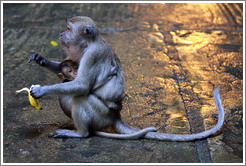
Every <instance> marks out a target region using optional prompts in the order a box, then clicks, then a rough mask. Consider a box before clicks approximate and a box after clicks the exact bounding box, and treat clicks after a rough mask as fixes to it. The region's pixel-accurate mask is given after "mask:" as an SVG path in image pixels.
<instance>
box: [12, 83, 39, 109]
mask: <svg viewBox="0 0 246 166" xmlns="http://www.w3.org/2000/svg"><path fill="white" fill-rule="evenodd" d="M34 86H40V85H32V86H31V88H30V89H32V87H34ZM30 89H28V88H22V89H21V90H17V91H16V93H20V92H22V91H24V90H25V91H27V92H28V98H29V102H30V104H31V105H32V106H33V107H34V108H36V109H38V110H41V109H42V107H41V106H40V104H39V102H38V100H37V99H34V98H33V97H32V95H31V93H30Z"/></svg>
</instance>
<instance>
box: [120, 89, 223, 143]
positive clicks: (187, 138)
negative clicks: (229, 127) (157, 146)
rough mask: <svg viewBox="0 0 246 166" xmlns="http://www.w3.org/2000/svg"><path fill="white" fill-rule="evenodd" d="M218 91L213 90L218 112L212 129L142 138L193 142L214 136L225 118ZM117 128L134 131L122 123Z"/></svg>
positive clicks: (148, 134)
mask: <svg viewBox="0 0 246 166" xmlns="http://www.w3.org/2000/svg"><path fill="white" fill-rule="evenodd" d="M219 90H220V86H219V87H217V88H215V89H214V91H213V95H214V100H215V103H216V107H217V110H218V122H217V124H216V125H215V126H214V127H213V128H212V129H210V130H207V131H204V132H201V133H197V134H190V135H189V134H187V135H182V134H165V133H156V132H149V133H147V134H146V135H145V136H144V138H147V139H155V140H168V141H193V140H198V139H202V138H206V137H209V136H211V135H214V134H216V133H217V132H218V131H219V130H220V129H221V127H222V126H223V124H224V118H225V112H224V108H223V106H222V101H221V98H220V93H219ZM117 126H118V127H117V128H118V129H120V130H121V131H123V130H124V132H125V131H129V130H132V132H134V131H135V129H134V128H131V127H130V126H128V125H125V126H123V124H122V123H118V125H117Z"/></svg>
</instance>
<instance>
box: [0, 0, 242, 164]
mask: <svg viewBox="0 0 246 166" xmlns="http://www.w3.org/2000/svg"><path fill="white" fill-rule="evenodd" d="M76 15H85V16H89V17H91V18H93V19H94V20H95V21H96V22H97V24H98V26H99V28H100V29H101V35H102V36H103V37H104V38H105V39H106V40H107V41H108V42H109V43H110V44H111V45H112V47H113V48H114V49H115V51H116V52H117V55H118V57H119V58H120V60H121V63H122V66H123V68H124V71H125V75H126V76H125V78H126V85H127V88H126V94H127V97H126V99H125V101H124V107H123V110H122V117H123V119H124V120H125V121H126V122H127V123H128V124H130V125H132V126H134V127H139V128H144V127H148V126H155V127H157V128H158V132H166V133H176V134H190V133H197V132H200V131H203V130H208V129H210V128H211V127H213V126H214V125H215V124H216V122H217V111H216V107H215V103H214V100H213V96H212V91H213V88H214V87H216V86H218V85H221V97H222V100H223V105H224V107H225V112H226V117H225V123H224V126H223V129H222V130H221V132H219V133H218V134H217V135H216V136H213V137H210V138H208V139H203V140H200V141H194V142H168V141H154V140H146V139H141V140H129V141H128V140H112V139H106V138H100V137H90V138H87V139H52V138H50V137H49V133H50V132H53V131H54V130H56V129H58V128H62V127H64V124H68V123H70V122H71V120H70V119H69V118H67V117H66V116H65V114H63V112H62V111H61V109H60V108H59V104H58V101H57V97H56V96H45V97H43V98H41V99H40V104H41V105H42V107H43V110H41V111H38V110H35V109H34V108H32V107H31V106H30V104H29V102H28V99H27V95H26V94H25V93H21V94H16V93H15V91H16V90H18V89H21V88H23V87H30V86H31V85H32V84H40V85H50V84H55V83H58V82H59V79H58V77H56V76H55V75H53V74H52V73H49V72H47V71H46V70H45V69H43V68H40V67H38V66H37V65H35V64H29V63H27V60H28V58H29V56H30V55H31V54H32V53H33V52H38V53H40V54H41V55H43V56H44V57H46V58H47V59H50V60H58V61H61V60H62V59H64V58H65V55H64V52H63V50H62V48H61V46H60V44H59V45H58V46H57V47H54V46H52V45H51V44H50V41H53V40H54V41H57V42H59V41H58V37H59V33H60V32H61V31H62V30H64V29H65V28H66V24H65V19H66V18H71V17H73V16H76ZM2 60H3V68H4V69H3V106H2V107H3V147H2V148H3V159H2V162H4V163H242V162H243V156H244V155H243V5H242V4H215V3H214V4H210V3H206V4H200V3H180V4H174V3H167V4H146V3H142V4H129V3H126V4H90V3H88V4H4V6H3V59H2Z"/></svg>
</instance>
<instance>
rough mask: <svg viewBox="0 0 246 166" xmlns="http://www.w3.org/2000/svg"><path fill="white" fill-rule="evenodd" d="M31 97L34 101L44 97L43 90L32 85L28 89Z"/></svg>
mask: <svg viewBox="0 0 246 166" xmlns="http://www.w3.org/2000/svg"><path fill="white" fill-rule="evenodd" d="M30 93H31V96H32V97H33V98H35V99H39V98H41V97H42V96H43V95H44V89H43V87H41V86H36V85H33V86H32V87H31V89H30Z"/></svg>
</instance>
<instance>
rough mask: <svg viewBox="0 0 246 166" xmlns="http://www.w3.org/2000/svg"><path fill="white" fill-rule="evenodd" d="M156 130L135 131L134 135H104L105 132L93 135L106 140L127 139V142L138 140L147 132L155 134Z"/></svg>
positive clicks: (152, 128) (151, 128)
mask: <svg viewBox="0 0 246 166" xmlns="http://www.w3.org/2000/svg"><path fill="white" fill-rule="evenodd" d="M155 131H157V129H156V128H155V127H148V128H144V129H142V130H139V131H136V132H134V133H130V134H111V133H105V132H100V131H96V132H95V134H96V135H97V136H100V137H106V138H112V139H127V140H130V139H132V140H134V139H139V138H141V137H143V136H144V135H145V134H146V133H149V132H155Z"/></svg>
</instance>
